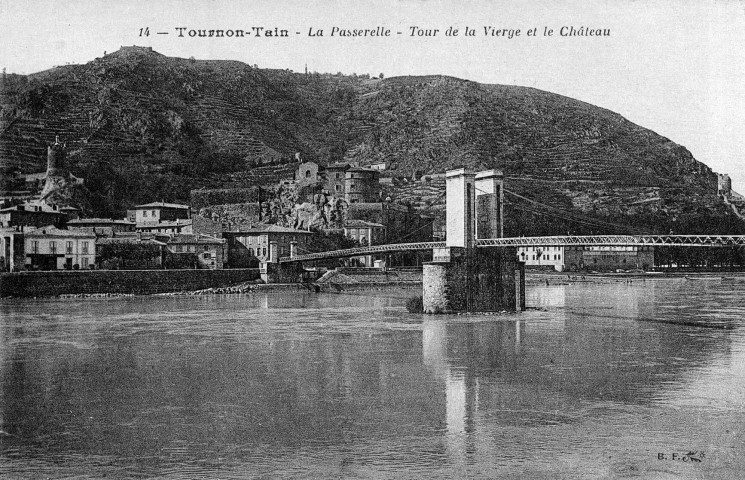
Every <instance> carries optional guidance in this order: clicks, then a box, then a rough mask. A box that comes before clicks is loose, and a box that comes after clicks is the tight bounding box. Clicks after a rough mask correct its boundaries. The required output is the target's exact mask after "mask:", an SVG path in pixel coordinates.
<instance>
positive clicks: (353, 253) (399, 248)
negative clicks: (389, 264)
mask: <svg viewBox="0 0 745 480" xmlns="http://www.w3.org/2000/svg"><path fill="white" fill-rule="evenodd" d="M444 246H445V242H416V243H395V244H388V245H371V246H369V247H356V248H346V249H344V250H333V251H330V252H318V253H308V254H305V255H296V256H294V257H282V258H280V259H279V262H280V263H289V262H302V261H311V260H324V259H328V258H346V257H359V256H362V255H372V254H376V253H388V252H406V251H414V250H431V249H433V248H443V247H444Z"/></svg>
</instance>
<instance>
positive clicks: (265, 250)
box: [263, 247, 266, 257]
mask: <svg viewBox="0 0 745 480" xmlns="http://www.w3.org/2000/svg"><path fill="white" fill-rule="evenodd" d="M263 251H264V253H263V255H264V256H265V257H266V247H264V249H263Z"/></svg>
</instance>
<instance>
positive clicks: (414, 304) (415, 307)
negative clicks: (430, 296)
mask: <svg viewBox="0 0 745 480" xmlns="http://www.w3.org/2000/svg"><path fill="white" fill-rule="evenodd" d="M406 310H407V311H408V312H409V313H422V312H424V299H423V298H422V296H421V295H420V296H418V297H413V298H410V299H408V300H406Z"/></svg>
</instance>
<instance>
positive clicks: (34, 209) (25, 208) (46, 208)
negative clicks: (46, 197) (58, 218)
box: [0, 202, 62, 215]
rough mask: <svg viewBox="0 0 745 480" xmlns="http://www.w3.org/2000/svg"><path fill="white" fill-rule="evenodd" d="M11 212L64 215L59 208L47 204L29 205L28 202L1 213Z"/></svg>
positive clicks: (3, 210)
mask: <svg viewBox="0 0 745 480" xmlns="http://www.w3.org/2000/svg"><path fill="white" fill-rule="evenodd" d="M9 212H30V213H56V214H59V215H62V212H60V211H59V209H58V208H57V207H53V206H51V205H49V204H47V203H29V202H26V203H24V204H21V205H13V206H12V207H8V208H3V209H2V210H0V213H9Z"/></svg>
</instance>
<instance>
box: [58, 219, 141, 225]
mask: <svg viewBox="0 0 745 480" xmlns="http://www.w3.org/2000/svg"><path fill="white" fill-rule="evenodd" d="M91 223H110V224H117V225H134V224H135V222H130V221H129V220H127V219H117V220H114V219H111V218H76V219H74V220H69V221H68V222H67V224H68V225H84V224H91Z"/></svg>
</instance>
